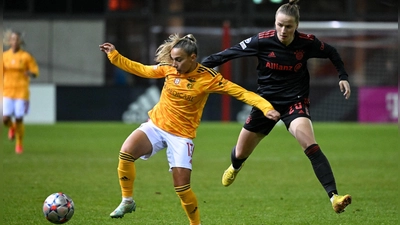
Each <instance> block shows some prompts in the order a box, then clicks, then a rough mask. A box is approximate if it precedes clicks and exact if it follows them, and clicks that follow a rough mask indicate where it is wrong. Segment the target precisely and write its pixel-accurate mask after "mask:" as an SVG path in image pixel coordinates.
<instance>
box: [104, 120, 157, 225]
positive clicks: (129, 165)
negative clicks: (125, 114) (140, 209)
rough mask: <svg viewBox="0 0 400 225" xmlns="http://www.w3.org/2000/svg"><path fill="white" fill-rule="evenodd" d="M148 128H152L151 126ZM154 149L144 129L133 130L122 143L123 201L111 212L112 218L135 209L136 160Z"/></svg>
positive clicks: (120, 155)
mask: <svg viewBox="0 0 400 225" xmlns="http://www.w3.org/2000/svg"><path fill="white" fill-rule="evenodd" d="M143 126H146V125H142V127H143ZM147 129H148V130H151V129H150V128H147ZM152 149H153V146H152V143H151V142H150V139H149V137H148V136H147V134H146V133H145V132H144V131H143V129H136V130H135V131H133V132H132V133H131V134H130V135H129V136H128V138H127V139H126V140H125V142H124V143H123V144H122V147H121V150H120V153H119V160H118V179H119V184H120V188H121V193H122V201H121V203H120V205H119V206H118V207H117V208H116V209H115V210H114V211H113V212H112V213H111V214H110V216H111V217H112V218H122V217H123V216H124V214H126V213H131V212H132V211H135V208H136V203H135V201H134V200H133V189H134V181H135V178H136V167H135V160H136V159H138V158H139V157H141V156H143V155H147V154H151V152H152Z"/></svg>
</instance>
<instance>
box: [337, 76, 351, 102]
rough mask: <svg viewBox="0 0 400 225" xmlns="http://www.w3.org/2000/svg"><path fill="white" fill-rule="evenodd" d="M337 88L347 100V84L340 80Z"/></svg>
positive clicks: (349, 92) (348, 93) (348, 86)
mask: <svg viewBox="0 0 400 225" xmlns="http://www.w3.org/2000/svg"><path fill="white" fill-rule="evenodd" d="M339 87H340V91H341V92H342V93H343V96H344V98H345V99H349V98H350V94H351V90H350V84H349V82H348V81H347V80H341V81H339Z"/></svg>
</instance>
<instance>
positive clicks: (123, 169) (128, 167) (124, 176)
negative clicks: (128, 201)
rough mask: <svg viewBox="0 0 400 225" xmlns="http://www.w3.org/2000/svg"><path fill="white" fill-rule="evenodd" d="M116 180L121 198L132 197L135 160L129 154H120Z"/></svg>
mask: <svg viewBox="0 0 400 225" xmlns="http://www.w3.org/2000/svg"><path fill="white" fill-rule="evenodd" d="M118 178H119V185H120V186H121V193H122V197H132V196H133V182H134V181H135V178H136V168H135V158H133V156H132V155H131V154H129V153H126V152H120V153H119V162H118Z"/></svg>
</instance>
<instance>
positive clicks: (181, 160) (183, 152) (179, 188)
mask: <svg viewBox="0 0 400 225" xmlns="http://www.w3.org/2000/svg"><path fill="white" fill-rule="evenodd" d="M163 133H164V138H165V140H166V142H167V146H168V147H167V158H168V164H169V166H170V170H171V171H172V177H173V181H174V188H175V192H176V194H177V195H178V197H179V198H180V200H181V206H182V208H183V210H184V211H185V213H186V215H187V217H188V219H189V221H190V225H199V224H200V210H199V206H198V202H197V197H196V195H195V194H194V192H193V190H192V188H191V185H190V176H191V172H192V156H193V152H194V143H193V141H192V140H191V139H188V138H181V137H177V136H174V135H171V134H168V133H166V132H163Z"/></svg>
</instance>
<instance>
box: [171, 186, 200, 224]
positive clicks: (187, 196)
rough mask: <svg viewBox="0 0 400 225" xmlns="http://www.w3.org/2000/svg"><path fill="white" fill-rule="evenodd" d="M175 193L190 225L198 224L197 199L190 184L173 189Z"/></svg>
mask: <svg viewBox="0 0 400 225" xmlns="http://www.w3.org/2000/svg"><path fill="white" fill-rule="evenodd" d="M175 192H176V194H177V195H178V196H179V198H180V199H181V205H182V208H183V210H185V212H186V215H187V216H188V219H189V221H190V225H199V224H200V212H199V209H198V204H197V198H196V195H195V194H194V192H193V191H192V189H191V188H190V184H186V185H183V186H179V187H175Z"/></svg>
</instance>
